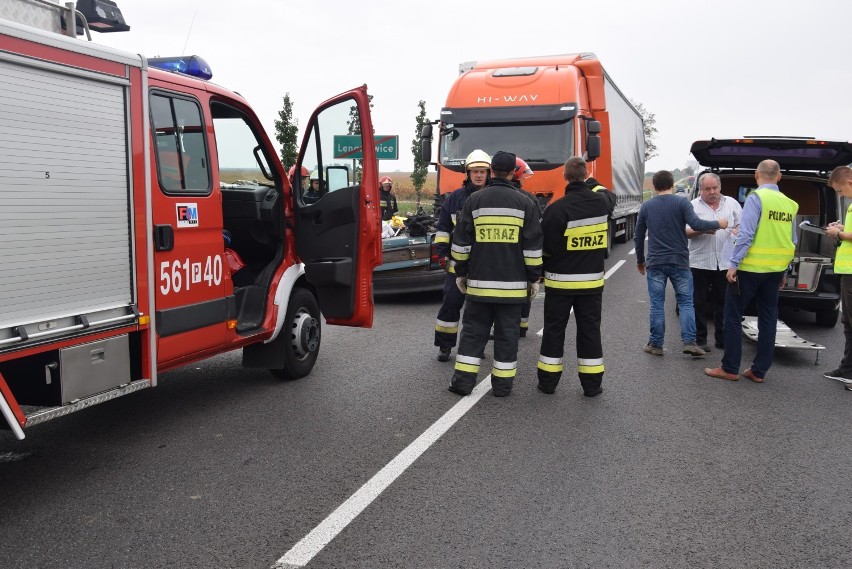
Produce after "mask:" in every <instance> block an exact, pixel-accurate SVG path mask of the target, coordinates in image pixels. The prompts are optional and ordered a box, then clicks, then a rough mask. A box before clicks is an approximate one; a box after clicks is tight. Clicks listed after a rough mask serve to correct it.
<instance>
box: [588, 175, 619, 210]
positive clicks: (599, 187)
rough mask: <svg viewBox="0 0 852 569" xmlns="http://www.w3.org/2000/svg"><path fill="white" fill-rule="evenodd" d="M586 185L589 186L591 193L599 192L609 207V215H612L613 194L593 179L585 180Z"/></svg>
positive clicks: (613, 207)
mask: <svg viewBox="0 0 852 569" xmlns="http://www.w3.org/2000/svg"><path fill="white" fill-rule="evenodd" d="M586 185H587V186H589V189H590V190H592V191H593V192H600V195H602V196H603V197H604V199H606V202H607V204H608V205H609V213H612V212H613V210H615V201H616V198H615V194H614V193H613V192H611V191H609V190H608V189H607V187H606V186H604V185H603V184H601V183H600V182H598V181H597V180H595V179H594V178H587V179H586Z"/></svg>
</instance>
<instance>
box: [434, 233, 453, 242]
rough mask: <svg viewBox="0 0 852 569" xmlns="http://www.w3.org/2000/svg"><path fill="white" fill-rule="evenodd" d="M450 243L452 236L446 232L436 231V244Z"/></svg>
mask: <svg viewBox="0 0 852 569" xmlns="http://www.w3.org/2000/svg"><path fill="white" fill-rule="evenodd" d="M449 242H450V234H449V233H447V232H446V231H436V232H435V243H449Z"/></svg>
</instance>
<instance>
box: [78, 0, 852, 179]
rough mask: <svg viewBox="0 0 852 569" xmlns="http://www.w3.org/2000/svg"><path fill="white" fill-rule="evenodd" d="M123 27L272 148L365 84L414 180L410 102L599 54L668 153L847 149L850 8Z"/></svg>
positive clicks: (323, 12)
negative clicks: (474, 75) (516, 64)
mask: <svg viewBox="0 0 852 569" xmlns="http://www.w3.org/2000/svg"><path fill="white" fill-rule="evenodd" d="M116 2H117V4H118V6H119V8H121V10H122V13H123V14H124V17H125V20H126V21H127V23H128V24H129V25H130V28H131V29H130V31H129V32H124V33H114V34H96V33H93V35H94V36H95V37H94V39H95V41H97V42H99V43H103V44H106V45H111V46H114V47H118V48H121V49H125V50H127V51H132V52H136V53H141V54H143V55H146V56H149V57H152V56H157V55H159V56H169V55H181V54H189V55H192V54H195V55H200V56H202V57H204V58H205V59H206V60H207V62H208V63H209V64H210V66H211V68H212V70H213V74H214V76H213V81H214V82H216V83H218V84H220V85H222V86H225V87H227V88H229V89H231V90H233V91H238V92H239V93H240V94H242V95H243V96H244V97H246V99H248V101H249V102H250V103H251V105H252V106H253V108H254V110H255V112H257V114H258V116H259V117H260V120H261V121H262V122H263V125H264V127H265V128H266V130H267V133H268V134H269V135H270V138H271V139H272V140H273V143H274V121H275V119H276V118H277V116H278V115H277V113H278V111H279V110H281V107H282V98H283V96H284V94H285V93H289V94H290V99H291V101H292V102H293V104H294V115H295V117H296V118H297V119H298V120H299V126H300V127H301V128H300V132H299V140H300V142H301V137H302V134H303V132H302V129H303V127H304V125H305V124H306V123H307V119H308V117H309V116H310V113H311V111H313V109H314V107H316V106H317V105H318V104H319V103H321V102H322V101H323V100H325V99H327V98H328V97H329V96H331V95H334V94H337V93H340V92H342V91H345V90H348V89H349V88H351V87H355V86H357V85H361V84H365V83H366V84H367V86H368V89H369V92H370V93H371V94H372V95H373V96H374V97H373V103H374V109H373V123H374V126H375V130H376V134H396V135H399V137H400V153H399V154H400V159H399V160H398V161H395V162H394V161H383V162H382V165H381V169H382V170H397V169H399V170H410V169H411V165H412V160H411V153H410V150H409V149H410V146H411V140H412V138H413V137H414V130H415V117H416V115H417V113H418V108H417V103H418V101H420V100H421V99H422V100H424V101H426V110H427V113H428V116H429V118H430V119H436V118H437V117H438V113H439V111H440V109H441V107H442V106H443V105H444V103H445V100H446V96H447V92H448V90H449V88H450V85H451V84H452V82H453V81H454V80H455V78H456V77H457V76H458V64H459V63H461V62H463V61H472V60H478V59H496V58H513V57H530V56H536V55H553V54H562V53H578V52H593V53H595V54H596V55H597V57H598V59H600V60H601V62H602V64H603V66H604V68H605V69H606V70H607V73H609V75H610V76H611V77H612V79H613V81H614V82H615V83H616V84H617V85H618V86H619V88H620V89H621V91H622V92H623V93H624V94H625V95H626V96H627V97H629V98H631V99H633V100H635V101H637V102H641V103H643V104H644V105H645V107H646V108H647V109H648V110H649V111H650V112H652V113H654V114H655V115H656V120H657V123H656V126H657V129H658V131H659V133H658V135H657V138H656V144H657V148H658V154H659V156H658V157H657V158H653V159H652V160H650V161H649V162H648V163H647V164H646V169H648V170H658V169H673V168H678V167H683V166H684V165H685V164H686V162H687V160H689V159H690V158H691V156H690V154H689V148H690V145H691V143H692V142H693V141H695V140H699V139H706V138H710V137H716V138H725V137H738V136H745V135H752V136H754V135H789V136H815V137H817V138H824V139H832V140H850V139H852V133H850V127H852V63H850V61H849V58H850V51H849V44H850V38H852V31H851V30H852V2H850V1H849V0H810V1H804V0H776V1H774V2H763V1H750V0H737V1H731V0H713V1H710V2H701V3H693V2H682V1H674V0H642V1H635V2H634V1H628V0H624V1H614V0H597V1H594V2H571V1H565V2H555V1H553V0H547V1H539V0H527V1H526V2H516V1H515V2H510V1H505V0H489V1H464V0H454V1H444V0H432V1H431V2H422V3H408V2H405V1H403V0H396V1H390V0H377V1H368V0H365V1H364V2H357V1H347V2H344V1H342V0H310V1H305V0H298V1H291V0H239V1H222V0H116Z"/></svg>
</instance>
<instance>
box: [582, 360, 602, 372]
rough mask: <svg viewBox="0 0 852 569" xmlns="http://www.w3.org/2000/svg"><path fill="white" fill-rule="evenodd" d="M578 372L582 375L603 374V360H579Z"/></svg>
mask: <svg viewBox="0 0 852 569" xmlns="http://www.w3.org/2000/svg"><path fill="white" fill-rule="evenodd" d="M577 371H579V372H580V373H603V371H604V365H603V358H577Z"/></svg>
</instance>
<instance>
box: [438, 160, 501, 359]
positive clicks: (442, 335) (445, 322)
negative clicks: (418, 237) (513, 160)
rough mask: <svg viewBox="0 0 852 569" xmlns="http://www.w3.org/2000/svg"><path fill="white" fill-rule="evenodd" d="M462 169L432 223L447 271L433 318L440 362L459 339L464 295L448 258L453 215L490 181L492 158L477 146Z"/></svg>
mask: <svg viewBox="0 0 852 569" xmlns="http://www.w3.org/2000/svg"><path fill="white" fill-rule="evenodd" d="M464 168H465V172H466V173H467V176H466V177H465V179H464V182H463V183H462V186H461V187H460V188H458V189H457V190H453V191H452V192H451V193H450V194H449V195H447V197H446V198H444V203H443V204H442V205H441V211H440V213H439V214H438V222H437V223H436V224H435V251H436V253H437V255H438V264H440V265H441V268H443V269H444V270H445V271H446V272H447V276H446V278H445V279H444V300H443V303H442V304H441V308H440V310H438V318H437V320H436V321H435V345H436V346H438V361H439V362H446V361H449V360H450V352H451V351H452V348H454V347H455V345H456V339H457V338H458V331H459V317H460V315H461V309H462V306H464V295H463V294H462V293H461V292H460V291H459V289H458V287H456V272H455V269H454V268H453V265H454V263H453V261H452V259H450V240H451V239H450V238H451V236H452V233H453V228H454V227H455V225H456V216H457V215H458V213H459V212H460V211H461V209H462V206H464V203H465V201H466V200H467V198H468V196H470V195H471V194H472V193H473V192H475V191H477V190H481V189H482V188H484V187H485V186H486V185H487V184H488V182H489V181H490V177H489V169H490V168H491V157H490V156H489V155H488V154H486V153H485V152H484V151H483V150H479V149H476V150H474V151H473V152H471V153H470V154H468V155H467V158H466V159H465V161H464Z"/></svg>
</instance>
